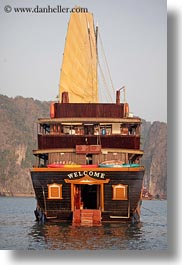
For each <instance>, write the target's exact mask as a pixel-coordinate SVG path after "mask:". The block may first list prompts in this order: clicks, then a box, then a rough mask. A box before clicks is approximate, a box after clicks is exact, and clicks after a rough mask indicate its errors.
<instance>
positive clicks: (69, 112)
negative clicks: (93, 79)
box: [54, 103, 124, 118]
mask: <svg viewBox="0 0 182 265" xmlns="http://www.w3.org/2000/svg"><path fill="white" fill-rule="evenodd" d="M54 106H55V118H71V117H79V118H82V117H96V118H97V117H102V118H123V116H124V104H107V103H92V104H88V103H64V104H61V103H55V104H54ZM111 108H112V111H111Z"/></svg>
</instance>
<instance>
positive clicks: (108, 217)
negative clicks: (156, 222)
mask: <svg viewBox="0 0 182 265" xmlns="http://www.w3.org/2000/svg"><path fill="white" fill-rule="evenodd" d="M143 176H144V168H143V167H138V168H131V167H128V168H99V167H93V168H92V167H90V168H87V167H85V168H78V167H75V168H73V167H70V168H69V167H67V168H33V169H32V170H31V178H32V183H33V187H34V190H35V195H36V199H37V204H38V207H39V209H41V211H42V212H43V213H44V214H45V216H46V218H47V219H52V218H54V219H55V218H56V219H59V220H60V221H63V222H71V221H72V219H73V215H74V212H75V210H78V209H95V210H100V213H101V222H104V221H107V222H116V221H119V222H121V221H127V220H131V219H132V218H133V216H134V212H137V219H138V221H139V218H140V205H141V190H142V183H143ZM51 188H52V189H54V188H55V190H53V191H54V192H53V193H52V194H51ZM56 188H57V190H56ZM58 191H59V192H58ZM50 194H51V195H50ZM77 195H78V196H77ZM76 196H77V197H76Z"/></svg>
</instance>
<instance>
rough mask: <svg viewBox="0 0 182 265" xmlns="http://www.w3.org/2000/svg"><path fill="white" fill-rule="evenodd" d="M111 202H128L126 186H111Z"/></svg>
mask: <svg viewBox="0 0 182 265" xmlns="http://www.w3.org/2000/svg"><path fill="white" fill-rule="evenodd" d="M112 188H113V198H112V199H113V200H128V185H122V184H118V185H112Z"/></svg>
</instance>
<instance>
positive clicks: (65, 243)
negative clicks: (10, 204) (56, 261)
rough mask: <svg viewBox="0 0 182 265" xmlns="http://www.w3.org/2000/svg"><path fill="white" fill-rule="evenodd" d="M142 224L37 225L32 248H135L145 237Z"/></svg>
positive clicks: (31, 235) (31, 237) (32, 237)
mask: <svg viewBox="0 0 182 265" xmlns="http://www.w3.org/2000/svg"><path fill="white" fill-rule="evenodd" d="M141 227H142V223H139V224H137V225H134V226H132V225H129V224H126V223H105V224H103V225H101V226H73V225H71V224H63V223H58V222H56V223H46V224H44V225H38V224H35V225H34V226H33V227H32V231H31V232H30V234H29V236H30V242H31V244H30V245H29V249H50V250H80V249H84V250H99V249H108V250H109V249H113V250H114V249H136V248H137V247H136V245H137V244H138V243H139V241H140V240H141V237H142V231H141Z"/></svg>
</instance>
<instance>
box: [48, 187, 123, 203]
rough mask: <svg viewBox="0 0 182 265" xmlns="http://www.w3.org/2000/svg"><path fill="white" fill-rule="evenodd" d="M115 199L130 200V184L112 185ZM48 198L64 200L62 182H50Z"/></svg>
mask: <svg viewBox="0 0 182 265" xmlns="http://www.w3.org/2000/svg"><path fill="white" fill-rule="evenodd" d="M112 189H113V193H112V194H113V197H112V199H113V200H128V185H123V184H117V185H112ZM48 199H56V200H62V199H63V197H62V184H56V183H53V184H48Z"/></svg>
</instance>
